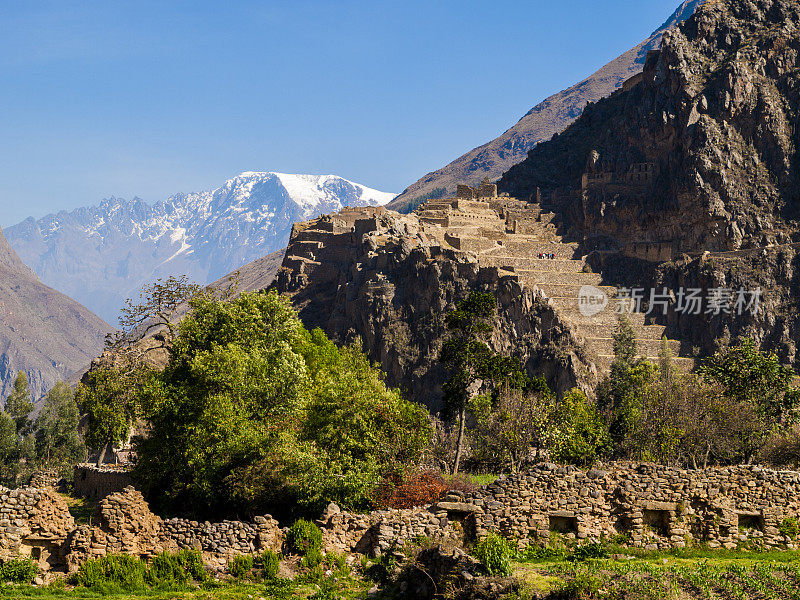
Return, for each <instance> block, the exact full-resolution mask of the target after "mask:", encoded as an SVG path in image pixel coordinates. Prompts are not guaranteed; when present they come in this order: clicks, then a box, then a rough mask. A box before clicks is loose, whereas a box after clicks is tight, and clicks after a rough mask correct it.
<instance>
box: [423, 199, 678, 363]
mask: <svg viewBox="0 0 800 600" xmlns="http://www.w3.org/2000/svg"><path fill="white" fill-rule="evenodd" d="M488 193H491V192H488ZM417 215H418V217H419V219H420V221H421V223H422V224H423V225H424V231H425V233H427V234H429V235H432V236H433V237H435V238H437V239H440V240H441V241H442V242H443V243H446V244H448V245H450V246H452V247H454V248H456V249H460V250H465V251H471V252H474V253H475V255H476V256H477V258H478V261H479V262H480V264H481V265H482V266H486V267H497V268H498V269H500V270H501V271H504V272H509V273H513V274H515V275H516V276H517V277H518V279H519V281H520V282H522V283H523V284H524V286H526V287H528V288H530V289H532V290H533V291H535V292H537V293H540V294H542V295H543V296H544V297H545V298H547V300H548V302H549V303H551V304H552V306H554V307H555V308H556V310H557V312H558V314H559V315H561V316H562V317H563V319H564V321H566V322H567V323H569V324H570V325H571V326H572V327H574V328H575V330H576V331H577V333H578V336H579V337H580V338H582V339H583V340H585V341H586V344H587V348H588V350H589V354H590V356H591V358H592V359H593V361H594V362H595V364H596V366H597V367H598V371H600V372H605V371H607V370H608V368H609V367H610V365H611V362H612V360H613V354H614V350H613V346H614V340H613V335H614V331H615V329H616V327H617V324H618V320H619V317H620V315H621V314H624V315H625V316H626V317H627V318H628V320H629V321H630V323H631V325H632V326H633V329H634V332H635V334H636V340H637V346H638V349H639V352H640V353H641V354H642V355H643V356H645V357H647V358H649V359H651V360H657V358H658V355H659V351H660V349H661V346H662V338H663V337H664V335H665V327H664V326H662V325H656V324H654V323H652V322H651V320H649V319H648V317H647V316H646V315H645V313H644V312H642V311H641V310H637V309H638V308H640V307H639V306H636V303H635V302H632V301H631V300H630V299H627V300H626V299H625V298H624V296H625V294H624V292H623V294H622V295H621V294H620V290H618V289H617V288H616V287H614V286H609V285H604V281H603V277H602V275H600V274H598V273H592V272H591V270H590V269H589V267H588V265H587V263H586V258H585V257H584V256H580V254H579V253H578V244H577V243H569V242H564V241H563V240H562V238H561V236H560V235H558V233H557V228H556V226H555V224H554V222H553V221H554V219H555V214H554V213H552V212H545V211H543V210H542V208H541V206H540V205H539V204H535V203H533V204H529V203H525V202H519V201H517V200H514V199H511V198H497V197H492V196H490V197H485V198H481V199H480V200H477V201H476V200H465V199H463V198H456V199H452V200H437V201H430V202H428V203H427V204H425V205H423V206H422V207H420V209H419V210H418V211H417ZM587 286H590V288H594V289H593V290H592V289H590V288H587ZM587 293H591V294H592V295H594V294H598V297H602V296H600V295H599V294H600V293H602V294H604V295H605V298H606V299H607V302H608V304H607V305H606V306H605V308H604V309H603V310H600V311H599V312H597V313H596V314H588V313H590V312H592V311H590V310H587V306H586V304H585V302H586V294H587ZM582 300H583V302H584V306H583V310H582V307H581V301H582ZM668 344H669V347H670V349H671V351H672V353H673V356H674V357H675V358H674V361H675V364H676V365H678V366H680V367H681V368H683V369H686V370H689V369H691V367H692V366H693V364H694V361H693V359H692V358H691V357H690V351H691V348H682V347H681V343H680V342H679V341H677V340H668Z"/></svg>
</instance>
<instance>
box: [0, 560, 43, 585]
mask: <svg viewBox="0 0 800 600" xmlns="http://www.w3.org/2000/svg"><path fill="white" fill-rule="evenodd" d="M38 571H39V567H38V566H37V565H36V563H35V562H33V560H31V559H30V558H15V559H12V560H8V561H6V562H4V563H3V564H2V565H0V581H4V582H5V581H13V582H14V583H30V582H31V581H33V578H34V577H36V573H37V572H38Z"/></svg>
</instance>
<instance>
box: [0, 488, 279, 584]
mask: <svg viewBox="0 0 800 600" xmlns="http://www.w3.org/2000/svg"><path fill="white" fill-rule="evenodd" d="M281 544H282V533H281V529H280V527H279V525H278V522H277V521H275V520H274V519H273V518H272V517H270V516H269V515H264V516H261V517H256V518H255V519H254V521H253V522H242V521H222V522H220V523H209V522H198V521H191V520H187V519H168V520H163V519H161V517H159V516H157V515H155V514H153V513H152V512H151V511H150V508H149V506H148V505H147V502H145V500H144V498H143V497H142V494H141V493H140V492H138V491H137V490H135V489H134V488H133V487H130V486H129V487H127V488H125V489H124V490H122V491H120V492H115V493H113V494H110V495H108V496H106V497H105V498H104V499H103V500H101V501H100V503H99V505H98V507H97V509H96V511H95V513H94V515H93V517H92V520H91V522H90V523H89V524H83V525H78V524H76V523H75V519H74V518H73V516H72V514H71V513H70V511H69V506H68V505H67V502H66V500H65V498H64V497H63V496H61V495H60V494H58V493H57V492H56V491H55V490H53V489H49V488H45V489H38V488H21V489H17V490H7V489H4V488H0V561H4V560H8V559H11V558H17V557H20V556H22V557H30V558H32V559H33V560H34V561H36V562H37V563H38V565H39V568H40V570H42V571H50V570H51V569H58V570H63V569H66V570H67V571H70V572H72V571H75V570H77V569H78V567H79V566H80V565H81V563H83V562H84V561H86V560H87V559H89V558H94V557H97V556H104V555H106V554H120V553H121V554H129V555H132V556H138V557H141V558H149V557H151V556H153V555H155V554H157V553H159V552H162V551H165V550H168V551H176V550H179V549H182V548H194V549H197V550H200V551H202V552H203V556H204V559H205V561H206V562H207V563H209V564H216V565H224V564H226V562H227V560H228V559H229V558H231V557H232V556H236V555H239V554H248V553H252V552H259V551H262V550H264V549H266V548H271V549H273V550H276V551H277V550H280V548H281Z"/></svg>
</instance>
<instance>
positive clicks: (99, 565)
mask: <svg viewBox="0 0 800 600" xmlns="http://www.w3.org/2000/svg"><path fill="white" fill-rule="evenodd" d="M146 572H147V565H146V564H145V563H144V562H143V561H141V560H139V559H138V558H135V557H133V556H126V555H124V554H109V555H108V556H102V557H100V558H91V559H89V560H87V561H86V562H85V563H83V564H82V565H81V568H80V569H79V570H78V574H77V578H76V579H77V582H78V585H82V586H84V587H86V588H88V589H90V590H92V591H96V592H100V593H102V594H107V593H113V592H118V591H125V592H134V591H138V590H143V589H144V588H145V573H146Z"/></svg>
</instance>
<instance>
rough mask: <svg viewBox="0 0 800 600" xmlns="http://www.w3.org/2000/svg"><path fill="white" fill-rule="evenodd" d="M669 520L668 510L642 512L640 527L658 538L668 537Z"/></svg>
mask: <svg viewBox="0 0 800 600" xmlns="http://www.w3.org/2000/svg"><path fill="white" fill-rule="evenodd" d="M669 519H670V514H669V511H668V510H645V511H643V512H642V525H644V527H645V529H649V530H650V531H652V532H653V533H655V534H656V535H657V536H660V537H668V536H669Z"/></svg>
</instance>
